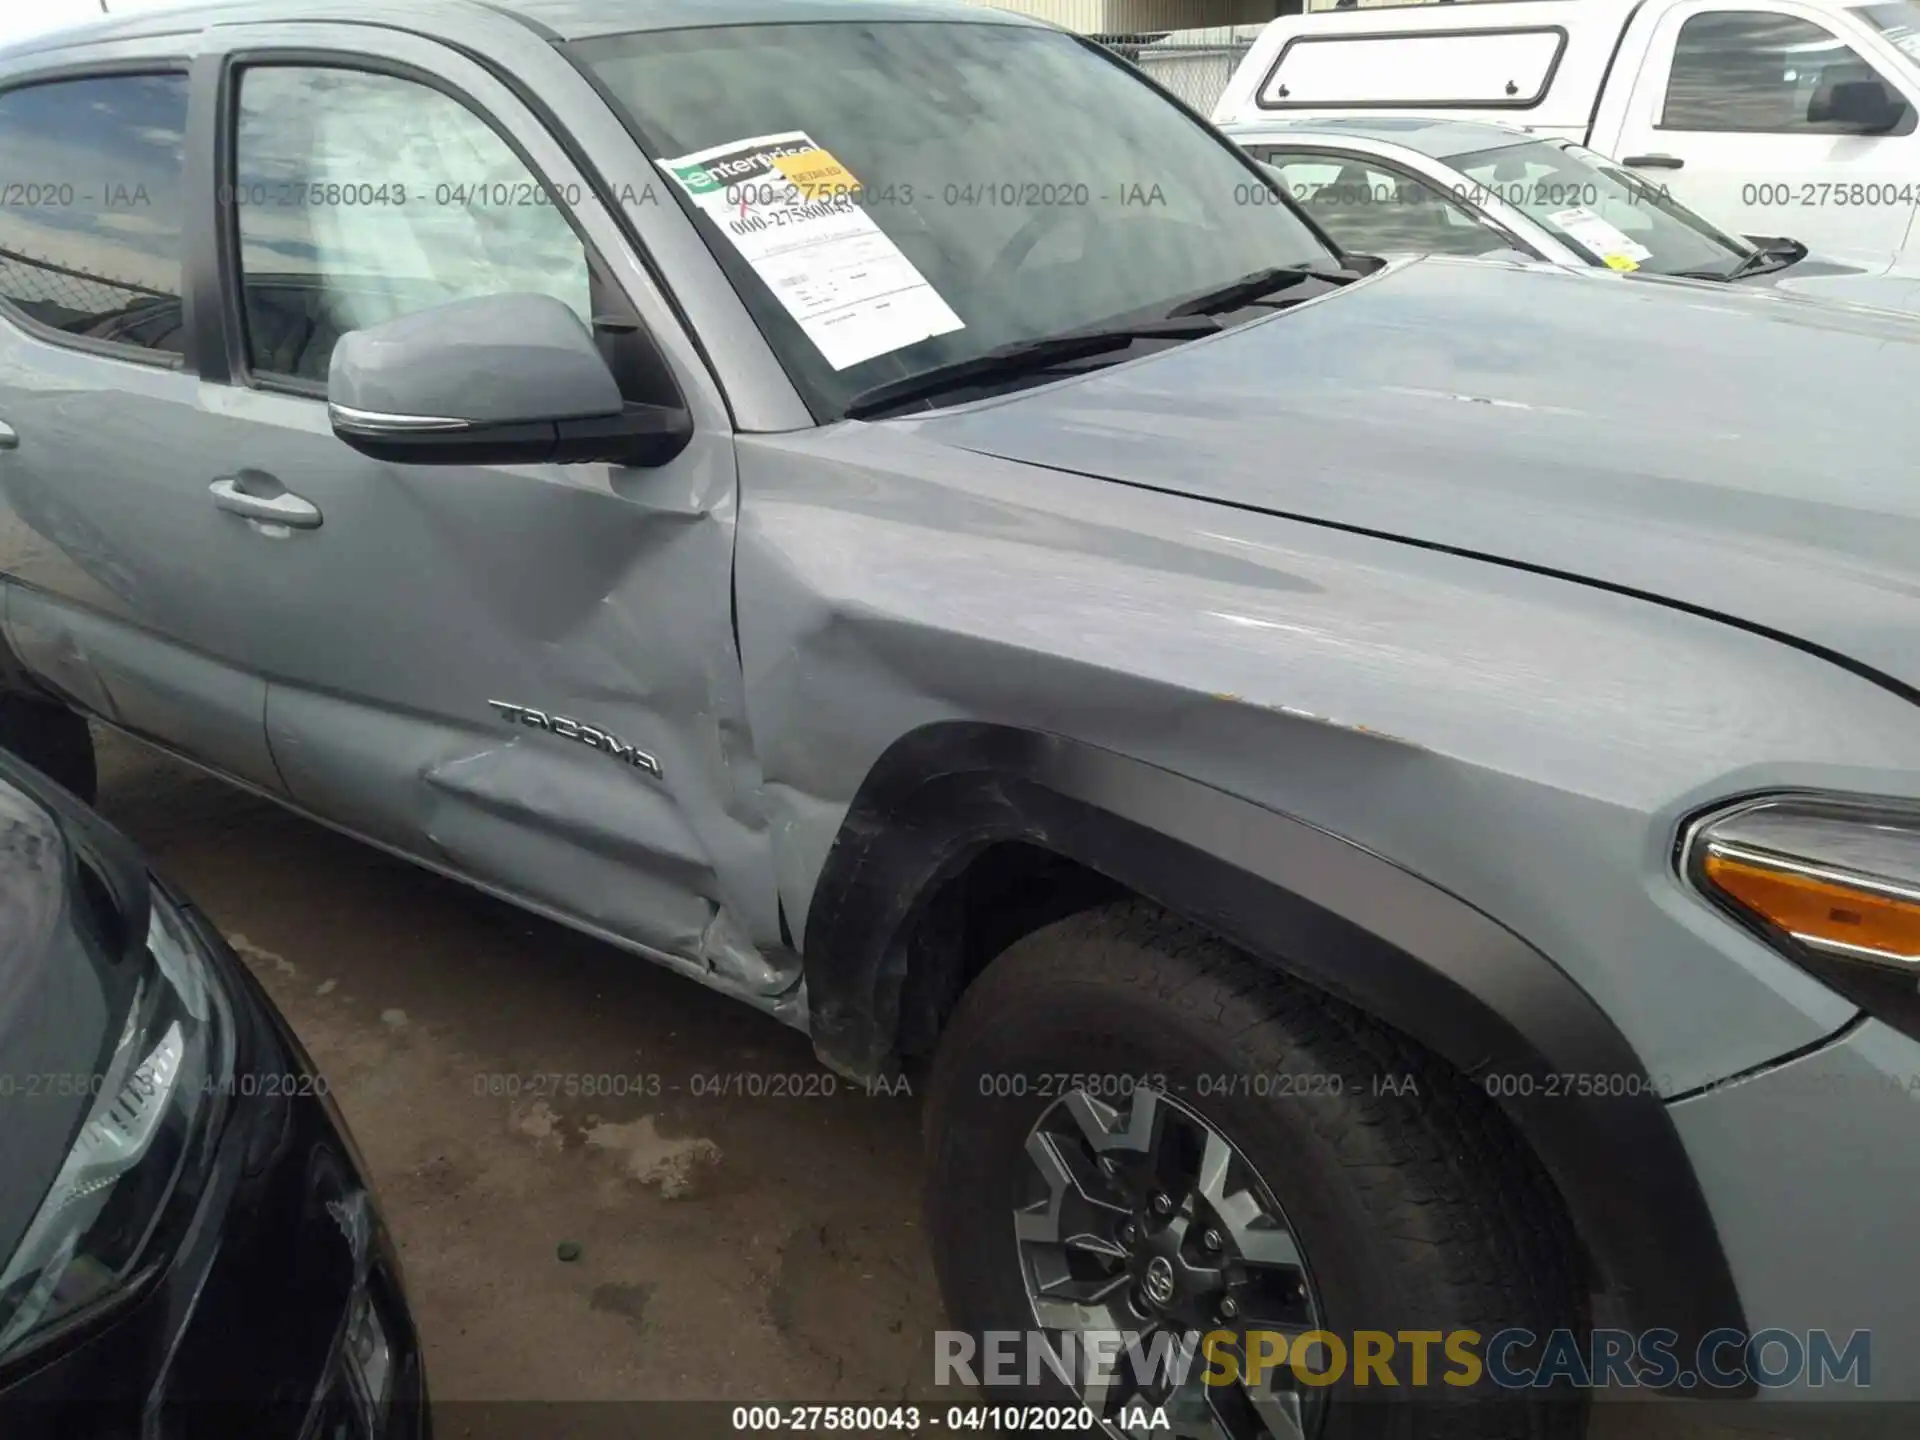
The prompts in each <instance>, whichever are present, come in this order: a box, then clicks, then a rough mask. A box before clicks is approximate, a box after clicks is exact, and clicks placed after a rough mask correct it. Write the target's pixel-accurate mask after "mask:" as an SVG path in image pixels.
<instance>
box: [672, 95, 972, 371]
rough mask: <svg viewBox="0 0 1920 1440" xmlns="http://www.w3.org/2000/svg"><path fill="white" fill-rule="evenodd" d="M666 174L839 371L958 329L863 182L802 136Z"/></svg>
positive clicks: (718, 152) (715, 152)
mask: <svg viewBox="0 0 1920 1440" xmlns="http://www.w3.org/2000/svg"><path fill="white" fill-rule="evenodd" d="M660 165H661V168H662V169H664V170H665V171H666V172H667V174H668V175H670V176H672V177H673V179H674V180H675V181H676V182H677V183H678V184H679V185H680V187H681V188H682V189H683V190H685V191H686V192H687V194H688V195H689V196H691V197H692V199H693V203H694V204H696V205H698V206H699V207H700V208H701V209H702V210H704V211H705V212H706V213H707V214H708V215H709V216H710V217H711V218H712V220H713V223H714V224H715V225H717V226H718V227H719V229H720V233H721V234H723V235H725V236H726V237H727V239H728V241H729V242H731V243H732V245H733V247H734V248H735V249H736V250H738V251H739V252H740V255H741V257H742V258H743V259H744V260H745V261H746V262H747V263H748V264H749V265H751V266H752V267H753V270H754V273H755V274H756V275H758V276H759V277H760V278H761V280H763V281H765V282H766V286H767V288H768V289H769V290H771V291H772V292H773V293H774V295H775V296H777V297H778V298H779V301H780V303H781V304H782V305H784V306H786V308H787V313H788V314H790V315H792V316H793V318H794V319H795V320H797V321H798V322H799V324H800V329H801V330H802V332H804V333H805V335H806V336H807V338H808V339H809V340H811V341H813V343H814V344H815V345H816V346H818V347H819V350H820V353H821V355H822V356H824V357H825V358H826V362H827V363H828V364H829V365H831V366H833V368H834V369H836V370H845V369H846V368H847V367H848V366H850V365H858V364H859V363H860V362H861V361H862V360H871V359H873V357H874V356H876V355H885V354H887V353H888V352H889V351H893V350H899V349H901V348H903V347H905V346H908V345H913V344H916V343H917V342H919V341H921V340H925V339H928V338H930V337H931V336H934V335H945V334H948V333H949V332H951V331H954V330H959V329H962V328H963V326H964V322H963V321H962V320H961V319H960V317H959V316H958V315H956V314H954V313H953V309H952V307H951V306H949V305H948V304H947V302H946V301H945V300H943V299H941V297H940V294H939V292H938V291H936V290H935V289H934V288H933V286H931V285H929V284H928V283H927V279H926V277H925V276H924V275H922V274H921V273H920V271H919V270H918V269H916V268H915V266H914V263H913V262H912V261H911V260H909V259H907V257H906V256H905V255H903V254H901V253H900V247H899V246H897V245H895V244H894V243H893V241H892V239H890V238H889V237H888V235H887V234H886V232H885V231H883V230H882V229H881V228H880V227H879V226H878V225H876V224H874V223H873V220H872V218H871V217H870V216H868V214H867V212H866V210H865V209H864V208H862V207H861V205H860V204H859V203H858V201H857V200H856V199H855V198H854V195H853V192H854V191H856V190H858V189H859V188H860V182H859V181H858V180H857V179H855V178H854V176H853V175H852V174H851V173H850V172H849V171H848V170H847V168H846V167H845V166H843V165H842V164H841V163H840V162H839V161H838V160H836V159H834V158H833V156H832V155H830V154H828V153H827V152H826V151H825V150H822V149H821V148H820V147H819V146H818V145H816V144H814V143H813V141H812V139H810V138H809V137H808V135H807V134H806V132H805V131H803V130H790V131H788V132H786V133H785V134H781V135H757V136H755V137H753V138H752V139H750V140H734V141H730V142H728V143H727V144H725V145H715V146H713V147H712V148H711V149H707V150H696V151H695V152H694V153H693V154H691V155H682V156H680V157H679V158H677V159H673V160H662V161H661V162H660Z"/></svg>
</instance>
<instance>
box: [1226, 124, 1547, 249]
mask: <svg viewBox="0 0 1920 1440" xmlns="http://www.w3.org/2000/svg"><path fill="white" fill-rule="evenodd" d="M1253 151H1254V154H1256V155H1259V156H1261V157H1262V158H1263V159H1265V160H1266V162H1267V163H1268V164H1269V165H1271V166H1273V168H1274V169H1276V170H1278V171H1279V172H1280V173H1281V174H1282V175H1284V176H1285V177H1286V180H1287V192H1288V193H1289V194H1291V195H1292V196H1293V198H1294V199H1295V200H1296V201H1298V202H1299V204H1300V208H1301V209H1303V210H1305V211H1306V212H1307V214H1309V215H1311V216H1312V217H1313V218H1314V219H1315V220H1318V221H1319V222H1320V228H1321V229H1323V230H1325V231H1326V232H1327V233H1328V234H1329V235H1331V236H1332V237H1333V238H1334V239H1335V240H1337V241H1338V242H1339V243H1340V245H1341V246H1342V247H1343V248H1345V249H1347V250H1351V251H1353V252H1355V253H1357V254H1361V255H1391V254H1395V253H1401V252H1406V253H1413V254H1419V255H1491V254H1492V253H1494V252H1495V251H1496V250H1509V249H1512V248H1513V242H1512V241H1511V240H1509V239H1507V238H1506V236H1504V235H1502V234H1500V232H1499V231H1497V230H1495V229H1494V228H1493V227H1492V226H1490V225H1488V224H1487V223H1486V222H1485V221H1483V220H1481V219H1480V218H1479V217H1478V216H1476V215H1474V214H1472V213H1471V212H1469V211H1468V210H1467V209H1466V208H1465V207H1463V206H1461V205H1457V204H1455V203H1454V202H1453V201H1452V200H1450V199H1448V198H1447V197H1446V196H1445V195H1442V194H1441V193H1440V192H1439V191H1438V190H1436V189H1435V188H1434V187H1433V186H1431V185H1429V184H1427V183H1426V182H1424V181H1422V180H1419V179H1416V178H1415V177H1414V176H1411V175H1407V174H1404V173H1403V172H1401V171H1398V170H1390V169H1387V168H1385V167H1383V166H1380V165H1374V164H1369V163H1368V162H1366V161H1364V160H1361V159H1360V158H1358V157H1357V156H1352V155H1335V154H1311V153H1308V152H1306V151H1301V150H1291V151H1289V150H1272V149H1263V148H1262V147H1260V146H1255V147H1253Z"/></svg>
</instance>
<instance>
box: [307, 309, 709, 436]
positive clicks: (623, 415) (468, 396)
mask: <svg viewBox="0 0 1920 1440" xmlns="http://www.w3.org/2000/svg"><path fill="white" fill-rule="evenodd" d="M327 414H328V418H329V419H330V420H331V421H332V422H333V433H334V434H335V435H337V436H339V437H340V438H341V439H342V440H344V441H346V443H347V444H349V445H351V446H352V447H353V448H354V449H356V450H358V451H359V452H360V453H361V454H363V455H370V456H372V457H373V458H374V459H376V460H398V461H403V462H405V463H407V464H412V465H515V464H532V463H536V462H540V461H554V462H560V463H578V462H585V461H595V460H598V461H606V462H608V463H610V464H616V465H642V466H651V465H664V464H666V462H667V461H669V460H671V459H672V458H673V457H674V456H675V455H678V454H679V453H680V452H681V451H682V450H683V449H685V448H686V445H687V442H688V441H689V440H690V439H692V438H693V421H692V419H691V417H690V416H688V414H687V412H686V410H685V409H684V408H682V407H680V406H664V405H636V404H631V403H628V402H627V401H625V400H624V399H623V398H622V397H621V394H620V386H619V384H618V383H617V382H616V381H615V380H614V378H613V373H612V372H611V371H610V370H608V369H607V362H606V361H605V360H604V359H603V358H602V357H601V354H600V350H599V347H598V346H596V345H595V344H594V339H593V334H592V332H590V331H589V330H588V329H587V327H586V326H585V325H584V324H582V323H581V321H580V317H579V316H577V315H575V314H574V313H573V311H572V310H570V309H568V308H567V307H566V306H565V305H564V304H562V303H561V302H560V301H558V300H556V299H554V298H553V297H552V296H551V295H487V296H482V297H481V298H479V299H476V300H456V301H453V302H452V303H450V304H446V305H436V306H434V307H432V308H431V309H428V310H419V311H415V312H414V313H413V314H411V315H402V316H400V317H399V318H398V319H396V320H388V321H386V322H385V323H384V324H380V325H372V326H369V327H368V328H366V329H365V330H352V331H349V332H348V333H347V334H345V335H343V336H342V337H341V338H340V342H339V344H337V345H336V346H335V347H334V351H333V363H332V368H331V369H330V370H329V371H328V373H327Z"/></svg>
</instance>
